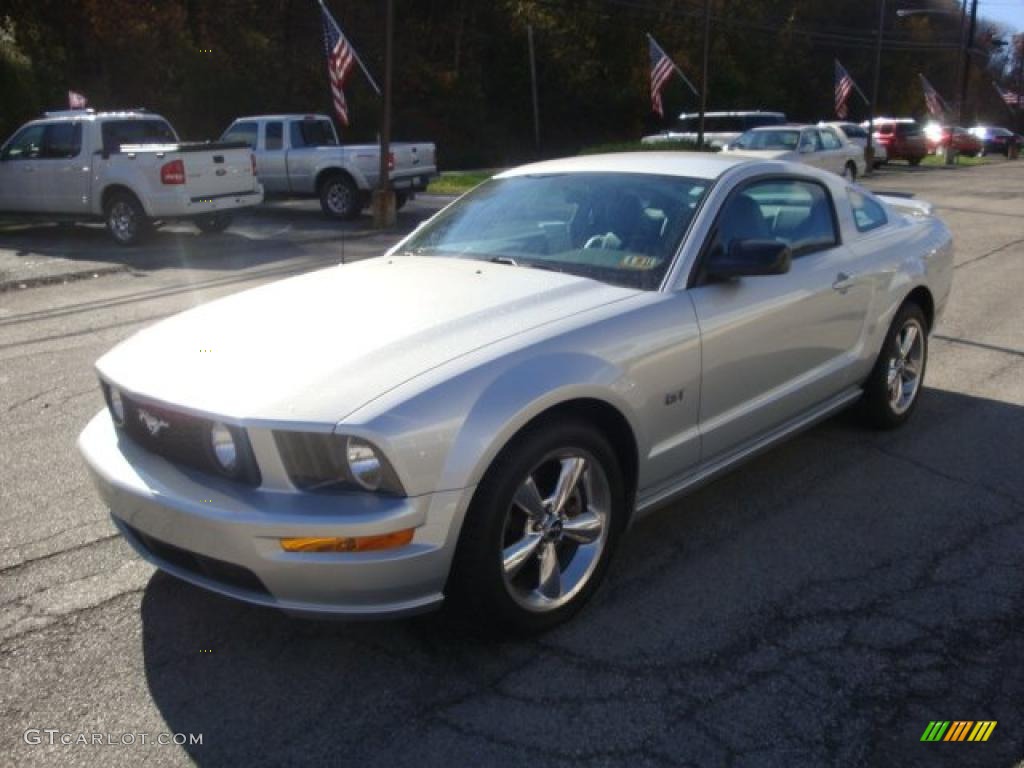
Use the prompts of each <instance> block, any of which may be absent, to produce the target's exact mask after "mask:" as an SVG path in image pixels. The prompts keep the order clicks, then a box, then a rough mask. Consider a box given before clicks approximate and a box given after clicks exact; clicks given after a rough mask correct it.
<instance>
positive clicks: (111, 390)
mask: <svg viewBox="0 0 1024 768" xmlns="http://www.w3.org/2000/svg"><path fill="white" fill-rule="evenodd" d="M107 404H108V405H109V406H110V414H111V415H112V416H113V417H114V422H115V423H116V424H117V425H118V426H121V425H122V424H124V401H123V400H122V399H121V392H120V391H119V390H118V389H117V388H116V387H107Z"/></svg>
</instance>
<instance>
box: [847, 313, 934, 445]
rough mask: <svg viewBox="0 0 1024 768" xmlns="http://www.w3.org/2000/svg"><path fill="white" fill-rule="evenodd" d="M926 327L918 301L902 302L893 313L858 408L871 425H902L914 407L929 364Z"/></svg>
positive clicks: (882, 426)
mask: <svg viewBox="0 0 1024 768" xmlns="http://www.w3.org/2000/svg"><path fill="white" fill-rule="evenodd" d="M927 328H928V323H927V321H926V320H925V316H924V312H922V311H921V308H920V307H919V306H918V305H917V304H914V303H912V302H911V303H907V304H904V305H903V306H902V307H900V310H899V312H897V313H896V317H895V318H894V319H893V321H892V325H891V326H890V327H889V332H888V334H886V337H885V342H884V343H883V344H882V351H881V352H880V353H879V355H878V360H877V361H876V362H875V367H874V368H873V369H872V371H871V375H870V376H868V380H867V382H865V384H864V399H863V400H862V401H861V407H862V409H863V413H864V416H865V418H866V420H867V421H868V423H869V424H871V425H872V426H874V427H877V428H879V429H893V428H895V427H898V426H901V425H902V424H903V423H904V422H905V421H906V420H907V419H909V418H910V414H911V413H913V411H914V408H915V407H916V406H917V401H918V399H919V395H920V393H921V386H922V384H923V383H924V372H925V368H926V367H927V364H928V332H927Z"/></svg>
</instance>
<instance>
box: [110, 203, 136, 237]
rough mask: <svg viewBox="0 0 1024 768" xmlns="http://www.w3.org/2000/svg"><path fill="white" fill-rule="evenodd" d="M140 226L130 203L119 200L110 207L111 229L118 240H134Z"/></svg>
mask: <svg viewBox="0 0 1024 768" xmlns="http://www.w3.org/2000/svg"><path fill="white" fill-rule="evenodd" d="M138 227H139V222H138V219H137V217H136V216H135V211H134V210H133V209H132V206H131V205H130V204H129V203H127V202H125V201H124V200H118V201H117V202H116V203H114V204H113V205H112V206H111V207H110V231H111V232H113V234H114V237H116V238H117V239H118V240H121V241H124V242H128V241H130V240H132V239H133V238H134V237H135V235H136V233H137V231H138Z"/></svg>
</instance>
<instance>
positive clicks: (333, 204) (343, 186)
mask: <svg viewBox="0 0 1024 768" xmlns="http://www.w3.org/2000/svg"><path fill="white" fill-rule="evenodd" d="M320 207H321V208H322V209H323V212H324V213H326V214H327V215H328V216H331V217H332V218H335V219H344V220H346V221H348V220H349V219H354V218H355V217H356V216H358V215H359V210H360V208H361V205H360V199H359V190H358V189H356V185H355V184H354V183H353V182H352V179H350V178H348V177H347V176H340V175H339V176H328V177H327V178H326V179H325V180H324V181H323V183H322V184H321V185H320Z"/></svg>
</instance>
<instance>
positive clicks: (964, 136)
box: [924, 123, 982, 157]
mask: <svg viewBox="0 0 1024 768" xmlns="http://www.w3.org/2000/svg"><path fill="white" fill-rule="evenodd" d="M924 138H925V144H926V145H927V147H928V153H929V154H945V153H946V151H947V150H948V149H949V148H950V147H952V148H953V151H954V152H956V153H957V154H959V155H967V156H969V157H975V156H977V155H980V154H981V152H982V143H981V140H980V139H979V138H978V137H977V136H974V135H973V134H971V133H969V132H968V131H967V129H966V128H961V127H960V126H959V125H941V124H940V123H928V124H927V125H925V126H924Z"/></svg>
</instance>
